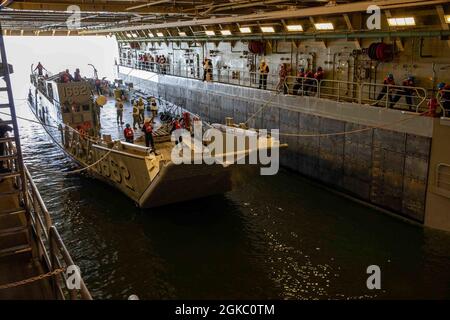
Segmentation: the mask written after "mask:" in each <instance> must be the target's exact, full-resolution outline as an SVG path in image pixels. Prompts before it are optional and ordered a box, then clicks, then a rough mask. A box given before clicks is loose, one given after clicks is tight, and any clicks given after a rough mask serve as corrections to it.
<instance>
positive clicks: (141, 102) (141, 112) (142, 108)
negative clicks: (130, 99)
mask: <svg viewBox="0 0 450 320" xmlns="http://www.w3.org/2000/svg"><path fill="white" fill-rule="evenodd" d="M137 105H138V108H139V121H140V122H142V123H144V118H145V116H144V112H145V104H144V100H142V97H139V100H138V102H137Z"/></svg>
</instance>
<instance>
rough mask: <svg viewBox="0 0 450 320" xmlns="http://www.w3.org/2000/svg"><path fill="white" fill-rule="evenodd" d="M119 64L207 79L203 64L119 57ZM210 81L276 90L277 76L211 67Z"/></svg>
mask: <svg viewBox="0 0 450 320" xmlns="http://www.w3.org/2000/svg"><path fill="white" fill-rule="evenodd" d="M120 65H122V66H124V67H128V68H134V69H138V70H144V71H150V72H156V73H160V74H167V75H171V76H177V77H183V78H190V79H197V80H207V77H206V74H207V69H205V68H203V66H200V67H198V66H197V67H196V66H190V65H184V64H171V63H165V64H160V63H157V62H144V61H137V60H136V59H128V58H121V59H120ZM211 71H212V72H211V78H210V79H209V80H208V81H210V82H219V83H228V84H234V85H238V86H244V87H250V88H259V87H260V88H262V89H263V88H265V89H267V90H272V91H275V90H276V86H277V83H278V76H277V74H276V73H273V72H272V73H268V74H266V75H265V79H266V80H264V78H263V77H261V76H262V75H261V73H260V72H254V71H248V70H243V69H230V68H220V69H218V68H212V70H211Z"/></svg>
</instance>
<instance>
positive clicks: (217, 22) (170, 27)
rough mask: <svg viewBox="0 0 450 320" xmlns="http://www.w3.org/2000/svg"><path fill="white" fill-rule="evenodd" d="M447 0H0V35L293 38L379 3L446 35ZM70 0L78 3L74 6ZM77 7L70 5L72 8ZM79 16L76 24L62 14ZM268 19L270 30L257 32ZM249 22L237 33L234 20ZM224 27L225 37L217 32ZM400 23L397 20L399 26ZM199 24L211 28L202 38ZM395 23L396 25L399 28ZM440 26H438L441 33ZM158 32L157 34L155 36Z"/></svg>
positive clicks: (354, 19)
mask: <svg viewBox="0 0 450 320" xmlns="http://www.w3.org/2000/svg"><path fill="white" fill-rule="evenodd" d="M449 2H450V1H448V0H377V1H361V0H331V1H330V0H129V1H125V0H56V1H51V0H44V1H34V0H16V1H13V0H0V3H1V6H2V8H1V10H0V20H1V23H2V26H3V30H4V34H5V35H50V36H51V35H113V34H114V35H116V36H117V37H118V39H119V41H130V42H131V41H172V40H173V41H176V40H178V41H180V40H183V39H185V40H189V41H192V40H196V39H199V40H202V39H203V40H207V39H211V40H213V41H220V40H225V39H230V40H232V41H235V40H238V39H245V38H250V37H252V38H255V37H258V35H260V36H261V37H266V38H270V37H275V36H276V37H280V36H283V35H285V36H286V37H287V36H289V37H290V38H292V39H294V38H295V37H297V38H299V39H300V38H302V37H303V38H305V37H322V36H323V37H324V36H325V34H328V35H329V34H331V33H335V34H343V35H346V36H347V37H351V38H352V34H353V33H358V34H361V33H367V32H369V31H370V30H367V28H366V26H365V21H366V18H367V16H368V14H367V8H368V7H369V6H371V5H377V6H379V7H380V8H381V10H382V13H383V29H382V30H378V31H379V32H381V31H382V32H399V28H398V27H396V28H392V27H390V26H388V25H387V23H386V18H388V17H391V16H394V17H395V16H402V15H406V14H408V15H413V16H414V17H416V20H417V22H418V23H417V24H416V25H415V26H414V27H410V28H408V30H405V31H408V32H411V30H417V31H420V32H424V31H433V32H438V33H435V34H440V35H441V36H445V35H446V32H448V31H449V27H448V26H449V24H448V23H447V22H448V21H447V20H446V14H450V5H449ZM74 6H76V7H74ZM77 7H78V8H79V9H80V11H79V12H74V11H73V9H74V8H77ZM74 18H77V19H78V21H79V24H78V25H76V27H74V25H73V24H70V25H69V24H68V23H67V22H68V21H69V22H70V21H73V19H74ZM323 21H330V22H332V23H333V24H334V26H335V28H334V30H331V31H328V32H321V31H318V30H316V29H315V27H314V25H315V23H316V22H323ZM288 24H300V25H302V26H303V29H304V30H303V31H302V32H297V33H298V34H297V35H295V33H292V32H287V30H286V25H288ZM265 25H270V26H273V27H274V30H275V34H262V33H261V32H260V27H261V26H265ZM240 26H248V27H251V28H252V31H253V32H252V34H249V35H245V34H240V32H239V27H240ZM224 29H225V30H229V31H230V32H231V37H227V36H222V35H221V33H220V31H221V30H224ZM400 29H401V28H400ZM205 30H212V31H214V32H215V35H214V37H212V38H208V37H207V35H205ZM400 31H401V30H400ZM440 31H443V32H441V33H439V32H440ZM158 34H159V36H158Z"/></svg>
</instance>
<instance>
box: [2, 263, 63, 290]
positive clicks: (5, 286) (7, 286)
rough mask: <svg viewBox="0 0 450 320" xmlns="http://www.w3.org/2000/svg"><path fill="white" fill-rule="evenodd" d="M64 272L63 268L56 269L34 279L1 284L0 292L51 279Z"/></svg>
mask: <svg viewBox="0 0 450 320" xmlns="http://www.w3.org/2000/svg"><path fill="white" fill-rule="evenodd" d="M64 270H65V268H58V269H55V270H53V271H50V272H47V273H44V274H40V275H38V276H35V277H31V278H28V279H24V280H20V281H16V282H12V283H7V284H2V285H0V290H2V289H11V288H15V287H19V286H23V285H26V284H29V283H32V282H36V281H39V280H42V279H45V278H48V277H52V276H55V275H57V274H60V273H62V272H64Z"/></svg>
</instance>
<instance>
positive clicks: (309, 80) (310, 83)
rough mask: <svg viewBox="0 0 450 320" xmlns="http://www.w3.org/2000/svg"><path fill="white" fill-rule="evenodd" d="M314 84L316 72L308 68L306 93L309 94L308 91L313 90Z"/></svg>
mask: <svg viewBox="0 0 450 320" xmlns="http://www.w3.org/2000/svg"><path fill="white" fill-rule="evenodd" d="M313 86H314V73H313V72H312V71H311V70H308V71H307V72H306V73H305V82H304V91H305V95H308V91H311V90H312V89H313Z"/></svg>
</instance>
